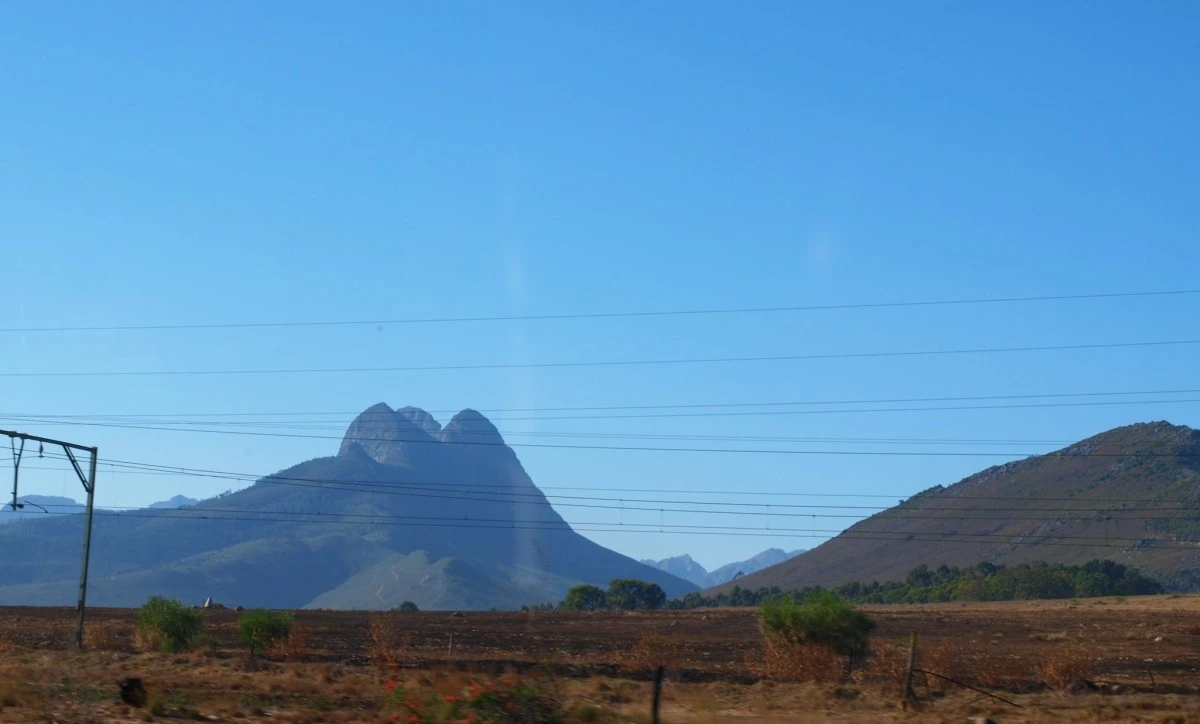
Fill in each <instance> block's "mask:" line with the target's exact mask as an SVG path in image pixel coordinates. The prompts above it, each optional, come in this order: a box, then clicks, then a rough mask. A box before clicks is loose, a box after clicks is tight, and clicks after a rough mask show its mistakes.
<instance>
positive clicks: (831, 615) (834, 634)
mask: <svg viewBox="0 0 1200 724" xmlns="http://www.w3.org/2000/svg"><path fill="white" fill-rule="evenodd" d="M758 616H759V622H760V624H761V626H762V628H763V632H764V633H765V634H767V635H773V636H779V637H781V638H783V639H785V640H787V641H789V642H790V643H793V644H796V645H800V646H807V645H817V646H827V647H828V648H830V649H831V650H833V651H834V652H836V653H838V654H840V655H842V656H845V657H846V658H847V667H850V666H853V664H854V661H855V659H859V658H862V657H863V656H865V655H866V653H867V637H868V636H869V635H870V633H871V631H873V630H874V629H875V622H874V621H872V620H871V618H870V617H869V616H867V614H865V613H863V612H862V611H859V610H858V609H856V608H855V607H854V606H853V605H852V604H851V603H850V602H849V601H847V600H846V599H844V598H841V597H840V596H838V595H837V594H835V593H833V592H831V591H824V590H817V591H812V592H811V593H809V594H808V596H807V597H806V598H805V599H804V603H798V602H797V601H796V599H795V598H793V597H791V596H774V597H772V598H769V599H767V600H766V601H763V602H762V603H761V604H760V605H759V609H758Z"/></svg>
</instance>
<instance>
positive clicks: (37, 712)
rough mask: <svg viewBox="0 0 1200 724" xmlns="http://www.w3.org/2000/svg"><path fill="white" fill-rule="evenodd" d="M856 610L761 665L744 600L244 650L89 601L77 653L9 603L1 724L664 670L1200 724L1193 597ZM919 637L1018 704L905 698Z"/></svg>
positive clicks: (684, 717) (820, 691)
mask: <svg viewBox="0 0 1200 724" xmlns="http://www.w3.org/2000/svg"><path fill="white" fill-rule="evenodd" d="M863 610H865V611H866V612H867V613H869V614H870V615H871V616H872V617H873V618H874V620H875V621H876V623H877V628H876V629H875V631H874V632H873V633H872V635H871V639H870V646H871V655H870V657H869V658H868V660H867V662H866V665H865V668H863V669H859V670H856V671H854V672H853V673H852V674H851V675H850V677H849V678H843V668H842V667H843V662H842V661H840V660H829V659H824V660H822V659H820V658H819V657H818V659H815V660H808V661H800V662H798V663H797V662H793V665H789V666H783V667H781V666H779V662H777V661H772V660H770V655H769V652H766V651H764V648H763V639H762V637H761V636H760V634H759V630H758V625H757V619H756V615H755V612H754V610H752V609H699V610H691V611H652V612H595V613H562V612H527V613H514V612H464V613H452V612H419V613H385V614H368V613H365V612H350V611H298V612H294V613H293V616H294V624H293V626H294V628H295V630H297V631H298V632H299V633H300V635H299V636H298V637H296V640H295V641H292V642H291V645H290V646H280V647H275V649H274V650H272V651H271V652H270V653H269V654H268V655H267V656H265V657H261V656H260V657H256V658H255V659H253V660H250V659H249V658H248V656H247V647H246V646H245V645H244V644H243V643H242V642H241V641H240V640H239V638H238V635H237V621H238V618H239V614H238V613H236V612H234V611H229V610H215V611H203V614H202V615H203V618H204V635H205V636H206V637H207V639H206V640H205V641H204V642H203V643H202V645H201V646H200V647H199V648H198V650H196V651H192V652H187V653H176V654H168V653H157V652H149V653H147V652H141V651H139V650H138V649H137V647H136V646H135V642H134V638H135V637H134V635H133V622H134V617H135V615H136V612H135V611H133V610H127V609H103V610H94V611H89V618H88V630H87V641H88V643H89V650H88V651H86V652H83V653H76V652H74V651H72V649H71V641H72V634H73V626H74V615H73V613H74V612H73V611H71V610H69V609H55V608H7V609H0V721H11V722H16V721H22V722H24V721H61V722H75V721H78V722H84V721H126V720H128V721H143V720H149V719H164V720H170V719H172V718H175V719H178V718H192V719H199V718H204V719H205V720H209V721H267V720H270V721H306V722H307V721H311V722H316V721H330V722H334V721H391V720H393V717H396V719H395V720H398V721H399V720H410V719H409V718H410V717H411V716H413V714H412V713H411V710H410V709H409V708H407V704H406V703H404V702H403V701H398V700H397V698H396V693H395V692H396V691H401V692H406V693H405V696H407V697H409V699H410V700H409V703H412V700H413V699H412V698H413V697H415V699H416V700H419V701H417V703H418V704H421V705H422V706H424V704H422V702H426V701H429V702H434V701H435V699H436V702H442V701H443V699H444V698H446V697H448V698H449V699H454V698H455V697H459V696H468V695H470V692H471V691H484V692H485V693H484V694H480V696H483V695H485V694H486V692H487V691H490V689H487V687H500V690H501V691H505V689H504V688H503V687H505V686H509V687H521V686H525V684H526V683H528V685H529V686H530V687H533V688H536V689H537V690H538V691H541V692H543V693H545V695H546V696H548V697H552V698H553V699H555V700H556V701H557V702H559V703H561V711H560V713H561V714H562V717H563V719H561V720H564V721H573V720H577V721H646V720H647V716H648V712H649V701H650V689H649V687H650V684H649V681H648V680H649V678H650V675H651V671H652V670H653V669H654V668H655V667H656V666H658V665H660V664H661V665H663V666H665V667H666V670H667V684H666V686H665V689H664V704H663V720H664V721H668V722H669V721H858V720H862V719H864V718H870V719H872V720H891V719H894V720H898V721H899V720H908V719H911V718H912V717H918V718H919V719H920V720H929V721H963V720H964V717H965V716H968V715H970V716H976V715H978V716H986V717H991V718H992V719H993V720H995V721H998V722H1001V721H1003V722H1008V721H1051V720H1053V721H1063V720H1088V721H1154V722H1164V721H1188V720H1191V721H1196V720H1200V696H1198V694H1200V677H1198V676H1197V669H1200V615H1198V614H1200V597H1192V596H1147V597H1130V598H1119V597H1118V598H1101V599H1072V600H1063V601H1022V602H1003V603H975V602H972V603H940V604H923V605H904V606H892V605H888V606H865V607H863ZM911 633H916V634H917V635H918V651H919V654H918V668H924V669H926V670H929V671H933V672H941V673H944V674H946V675H948V676H951V677H953V678H955V679H958V680H960V681H962V682H963V683H969V684H973V685H975V686H977V687H978V688H981V689H984V690H986V691H990V692H992V693H995V694H997V695H999V696H1002V697H1003V698H1005V699H1008V700H1009V701H1011V702H1012V703H1013V704H1016V705H1019V707H1018V706H1013V705H1010V704H1006V703H1003V702H1000V701H998V700H994V699H991V698H988V697H986V696H984V695H982V694H979V693H976V692H973V691H971V690H968V689H964V688H961V687H959V686H956V685H954V684H950V683H947V682H944V681H941V680H939V679H935V678H933V677H923V676H921V675H918V676H917V687H916V688H917V694H918V697H919V701H918V702H917V706H918V707H919V710H918V711H916V712H914V711H912V710H911V709H910V710H907V711H906V710H905V708H904V707H903V706H902V705H901V696H900V694H901V687H900V680H901V676H902V671H903V661H904V656H905V648H906V645H907V641H908V637H909V635H910V634H911ZM127 677H140V678H142V679H143V680H144V682H145V686H146V689H147V690H148V692H149V696H150V700H151V701H150V704H149V705H148V706H146V707H144V708H140V709H134V708H131V707H128V706H126V705H125V704H123V703H120V702H119V701H118V699H117V693H118V689H117V684H116V682H117V681H118V680H121V679H124V678H127ZM472 687H473V688H472ZM464 692H466V693H464ZM486 695H490V694H486ZM436 702H435V703H436ZM430 706H432V704H431V705H430ZM437 706H458V704H456V703H444V702H443V703H440V704H437ZM425 713H426V712H422V716H424V715H425ZM430 715H431V716H432V712H430ZM430 720H433V719H422V718H418V719H416V720H414V721H430ZM460 720H463V721H465V720H467V719H466V718H465V717H464V718H461V719H460Z"/></svg>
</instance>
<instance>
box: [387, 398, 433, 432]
mask: <svg viewBox="0 0 1200 724" xmlns="http://www.w3.org/2000/svg"><path fill="white" fill-rule="evenodd" d="M396 414H397V415H400V416H401V417H403V418H405V419H406V420H408V421H409V422H411V423H412V424H414V425H416V426H417V427H419V428H421V429H422V430H424V431H425V432H427V433H429V434H430V435H436V434H437V433H439V432H440V431H441V429H442V424H441V423H440V422H438V421H437V420H435V419H433V415H430V414H429V413H428V412H426V411H424V410H422V409H421V408H419V407H412V406H411V405H410V406H408V407H401V408H400V409H399V410H396Z"/></svg>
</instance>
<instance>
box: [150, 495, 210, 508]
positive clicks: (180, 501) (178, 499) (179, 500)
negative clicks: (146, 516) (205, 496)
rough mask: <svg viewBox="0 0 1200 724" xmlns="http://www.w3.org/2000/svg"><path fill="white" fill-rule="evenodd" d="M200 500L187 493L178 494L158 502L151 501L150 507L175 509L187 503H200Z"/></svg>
mask: <svg viewBox="0 0 1200 724" xmlns="http://www.w3.org/2000/svg"><path fill="white" fill-rule="evenodd" d="M199 502H200V501H199V500H196V499H195V498H189V497H187V496H186V495H176V496H173V497H171V498H169V499H167V500H161V501H159V502H157V503H151V504H150V506H149V507H151V508H162V509H167V510H174V509H177V508H182V507H184V506H185V505H195V504H196V503H199Z"/></svg>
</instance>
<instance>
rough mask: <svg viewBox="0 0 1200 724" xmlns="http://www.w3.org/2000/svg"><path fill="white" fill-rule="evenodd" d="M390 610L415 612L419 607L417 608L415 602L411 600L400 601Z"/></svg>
mask: <svg viewBox="0 0 1200 724" xmlns="http://www.w3.org/2000/svg"><path fill="white" fill-rule="evenodd" d="M392 610H393V611H399V612H400V613H416V612H417V611H420V610H421V609H419V608H417V604H415V603H413V602H412V601H401V602H400V605H399V606H396V607H395V608H393V609H392Z"/></svg>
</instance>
